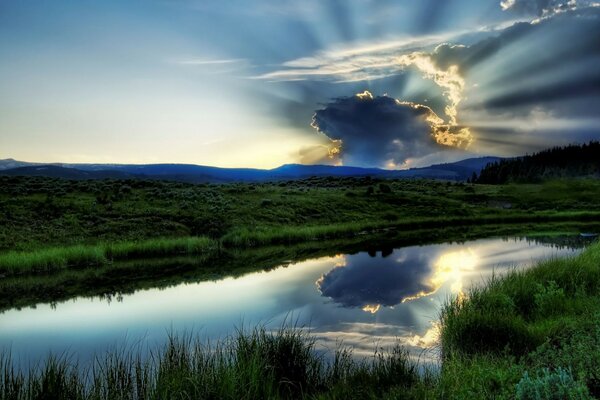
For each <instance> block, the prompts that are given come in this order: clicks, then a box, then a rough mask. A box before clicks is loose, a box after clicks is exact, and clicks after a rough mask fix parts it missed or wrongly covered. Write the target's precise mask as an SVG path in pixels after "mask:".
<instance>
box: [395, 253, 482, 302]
mask: <svg viewBox="0 0 600 400" xmlns="http://www.w3.org/2000/svg"><path fill="white" fill-rule="evenodd" d="M478 261H479V258H478V257H477V255H475V253H474V252H473V250H471V249H466V250H459V251H453V252H450V253H446V254H442V255H441V256H440V258H438V260H437V261H436V262H435V264H434V272H433V275H432V276H431V278H429V279H428V282H427V283H428V284H429V285H430V286H431V287H432V289H431V290H430V291H423V292H420V293H417V294H416V295H414V296H410V297H405V298H404V299H402V302H403V303H406V302H408V301H412V300H416V299H419V298H421V297H426V296H430V295H432V294H434V293H435V292H437V291H438V290H439V289H440V288H441V287H442V286H443V285H444V284H446V283H447V282H452V285H451V286H450V290H451V291H452V292H453V293H456V294H457V295H459V296H463V295H464V293H463V291H462V289H463V275H464V274H465V272H469V271H473V270H474V269H475V267H476V266H477V263H478Z"/></svg>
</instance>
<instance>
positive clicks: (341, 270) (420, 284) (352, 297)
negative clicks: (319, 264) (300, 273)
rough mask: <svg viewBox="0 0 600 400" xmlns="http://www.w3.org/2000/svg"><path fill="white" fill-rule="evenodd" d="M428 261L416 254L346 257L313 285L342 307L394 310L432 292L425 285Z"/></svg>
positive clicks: (428, 268) (421, 255) (431, 287)
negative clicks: (389, 308)
mask: <svg viewBox="0 0 600 400" xmlns="http://www.w3.org/2000/svg"><path fill="white" fill-rule="evenodd" d="M430 264H431V259H430V258H429V257H428V256H426V255H424V254H422V253H421V252H418V251H411V252H409V251H402V250H401V251H399V252H394V253H393V254H392V255H390V256H388V257H385V258H380V257H377V258H375V257H370V256H369V255H367V254H365V253H361V254H358V255H355V256H352V257H349V258H348V260H347V264H346V265H345V266H342V267H336V268H334V269H332V270H331V271H329V272H328V273H327V274H325V275H323V277H322V278H321V279H320V280H319V281H318V282H317V285H318V287H319V290H320V291H321V293H322V294H323V296H326V297H330V298H331V299H332V300H333V301H335V302H336V303H339V304H341V305H342V306H344V307H353V308H354V307H356V308H363V307H365V306H373V305H377V304H379V305H382V306H387V307H390V306H394V305H396V304H399V303H401V302H402V300H404V299H407V298H410V297H414V296H416V295H418V294H420V293H426V292H430V291H432V290H434V289H435V288H434V287H433V286H432V285H431V284H429V283H427V282H426V281H427V278H428V277H429V276H430V275H431V273H432V270H431V267H430Z"/></svg>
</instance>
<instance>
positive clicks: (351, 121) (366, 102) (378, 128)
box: [313, 92, 435, 166]
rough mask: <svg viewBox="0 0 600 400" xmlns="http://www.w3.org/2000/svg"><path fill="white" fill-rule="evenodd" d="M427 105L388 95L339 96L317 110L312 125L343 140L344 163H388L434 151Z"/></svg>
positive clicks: (331, 137)
mask: <svg viewBox="0 0 600 400" xmlns="http://www.w3.org/2000/svg"><path fill="white" fill-rule="evenodd" d="M433 115H435V114H433V112H432V111H431V110H430V109H429V108H428V107H424V106H417V105H414V104H412V103H401V102H398V101H396V100H395V99H393V98H391V97H387V96H378V97H372V96H371V95H370V94H369V93H368V92H365V94H363V95H356V96H352V97H342V98H338V99H337V100H335V101H334V102H332V103H329V104H328V105H327V106H326V107H325V108H323V109H321V110H317V111H316V113H315V115H314V117H313V126H314V127H315V128H317V129H318V130H319V131H320V132H322V133H324V134H325V135H327V136H328V137H329V138H330V139H332V140H341V141H342V152H341V155H342V156H341V157H342V160H343V161H344V163H349V164H354V165H356V164H359V165H368V166H385V164H386V163H387V162H389V161H391V162H393V163H394V164H403V163H404V162H405V161H406V160H407V159H408V158H411V157H418V156H421V155H423V154H426V153H428V152H431V151H432V147H433V146H434V145H435V140H434V139H433V138H432V134H431V125H430V123H429V122H427V121H426V118H429V117H431V116H433Z"/></svg>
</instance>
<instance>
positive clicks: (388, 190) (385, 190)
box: [379, 183, 392, 193]
mask: <svg viewBox="0 0 600 400" xmlns="http://www.w3.org/2000/svg"><path fill="white" fill-rule="evenodd" d="M379 191H380V192H381V193H392V188H391V187H390V186H389V185H387V184H385V183H380V184H379Z"/></svg>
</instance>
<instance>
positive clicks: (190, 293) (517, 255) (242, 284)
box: [0, 239, 580, 364]
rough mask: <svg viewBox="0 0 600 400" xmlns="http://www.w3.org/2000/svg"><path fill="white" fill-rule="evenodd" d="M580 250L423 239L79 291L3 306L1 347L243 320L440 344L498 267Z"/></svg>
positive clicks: (39, 346)
mask: <svg viewBox="0 0 600 400" xmlns="http://www.w3.org/2000/svg"><path fill="white" fill-rule="evenodd" d="M579 251H580V250H574V249H567V248H558V247H556V246H552V245H550V244H542V243H535V242H530V241H526V240H524V239H483V240H476V241H472V242H467V243H463V244H436V245H427V246H414V247H404V248H399V249H395V250H393V251H386V252H385V253H383V254H382V252H377V253H367V252H364V253H357V254H352V255H338V256H334V257H325V258H319V259H314V260H309V261H303V262H300V263H296V264H292V265H288V266H282V267H279V268H276V269H274V270H271V271H269V272H257V273H251V274H247V275H244V276H242V277H238V278H227V279H223V280H219V281H215V282H201V283H196V284H181V285H178V286H173V287H170V288H168V289H161V290H159V289H152V290H141V291H138V292H136V293H134V294H131V295H126V296H124V297H122V298H119V300H118V301H115V300H113V301H106V299H98V298H96V299H90V298H76V299H74V300H71V301H67V302H63V303H59V304H57V305H54V306H51V305H49V304H40V305H38V306H37V307H36V308H27V309H22V310H9V311H6V312H4V313H2V314H0V348H2V349H6V348H9V349H10V350H11V353H12V355H13V358H15V359H16V360H17V361H19V362H21V363H25V364H29V363H34V362H35V361H37V360H40V359H43V358H44V357H45V356H47V355H48V354H49V353H50V352H52V353H54V354H70V355H73V356H75V357H77V358H78V359H79V360H80V361H82V362H85V361H86V360H90V359H91V358H92V357H93V355H94V354H102V353H103V352H104V351H106V350H108V349H115V348H120V347H123V346H131V345H134V344H138V345H139V344H141V345H142V346H143V347H149V348H154V347H155V346H157V345H159V344H161V343H163V342H164V341H165V339H166V337H167V334H168V332H178V333H181V332H186V333H190V332H193V333H196V334H199V335H201V336H202V337H206V338H207V339H216V338H219V337H224V336H226V335H228V334H231V333H232V332H234V330H235V329H236V328H239V327H241V326H246V327H252V326H255V325H257V324H265V325H266V326H267V327H269V328H276V327H278V326H280V325H281V324H282V323H284V322H285V321H286V320H287V321H290V320H293V321H294V322H296V323H297V324H299V325H306V326H310V327H311V329H312V332H313V334H314V335H315V336H316V338H317V340H318V344H319V346H325V347H327V348H335V346H336V343H339V342H340V341H342V342H343V343H344V344H347V345H352V346H354V347H355V349H356V353H357V354H359V355H360V354H365V355H367V354H368V355H370V354H372V352H373V349H374V348H375V346H386V345H388V344H390V343H392V342H395V341H396V340H399V341H400V342H402V343H403V344H405V345H406V346H407V347H408V348H409V349H410V350H411V352H412V353H413V354H415V355H420V357H422V358H425V359H426V358H427V357H429V356H430V355H431V353H435V351H427V352H424V351H423V349H430V348H432V346H434V345H435V344H436V324H435V322H434V321H435V320H436V318H437V316H438V313H439V310H440V307H441V305H442V304H443V303H444V301H446V299H448V298H449V297H450V296H456V295H458V294H460V293H463V292H464V291H465V290H467V289H468V288H469V287H470V286H471V285H473V284H478V283H481V282H482V280H483V279H485V278H488V277H490V276H491V275H492V273H496V274H499V273H502V272H505V271H507V270H509V269H510V268H512V267H514V266H517V265H518V266H519V267H520V268H525V267H527V266H528V265H531V264H532V263H533V262H535V261H537V260H540V259H546V258H550V257H557V256H565V255H572V254H576V253H577V252H579Z"/></svg>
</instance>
